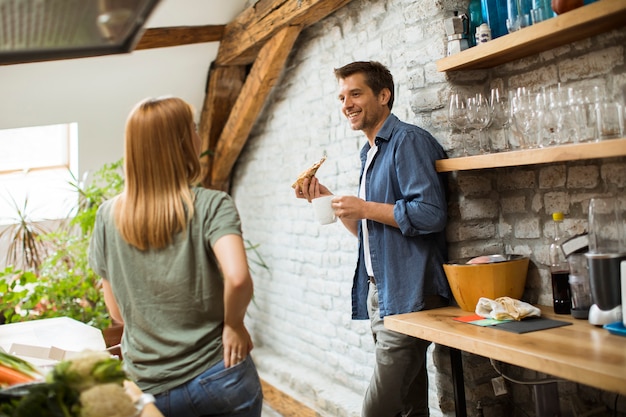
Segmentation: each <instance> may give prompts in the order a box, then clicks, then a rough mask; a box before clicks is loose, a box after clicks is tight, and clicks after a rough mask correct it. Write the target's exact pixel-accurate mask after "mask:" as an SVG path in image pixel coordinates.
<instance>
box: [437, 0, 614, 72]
mask: <svg viewBox="0 0 626 417" xmlns="http://www.w3.org/2000/svg"><path fill="white" fill-rule="evenodd" d="M625 21H626V1H624V0H600V1H596V2H595V3H591V4H588V5H586V6H583V7H579V8H577V9H574V10H571V11H569V12H567V13H563V14H561V15H558V16H556V17H553V18H551V19H548V20H545V21H543V22H539V23H536V24H534V25H531V26H528V27H525V28H523V29H520V30H518V31H515V32H513V33H509V34H507V35H504V36H500V37H499V38H496V39H493V40H491V41H489V42H486V43H483V44H480V45H478V46H475V47H472V48H469V49H466V50H464V51H461V52H459V53H456V54H453V55H450V56H447V57H445V58H442V59H440V60H438V61H437V70H438V71H440V72H445V71H458V70H472V69H485V68H492V67H495V66H498V65H501V64H504V63H507V62H511V61H514V60H517V59H520V58H524V57H526V56H530V55H534V54H538V53H540V52H544V51H547V50H549V49H552V48H556V47H558V46H562V45H566V44H568V43H571V42H575V41H578V40H581V39H585V38H588V37H590V36H594V35H597V34H600V33H603V32H608V31H609V30H612V29H615V28H620V27H623V26H624V22H625Z"/></svg>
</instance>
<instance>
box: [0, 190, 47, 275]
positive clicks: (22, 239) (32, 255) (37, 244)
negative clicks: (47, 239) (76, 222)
mask: <svg viewBox="0 0 626 417" xmlns="http://www.w3.org/2000/svg"><path fill="white" fill-rule="evenodd" d="M10 198H11V204H12V206H13V209H14V213H15V218H14V219H13V220H14V223H13V224H11V225H9V226H7V227H6V228H5V229H4V230H2V232H0V239H2V238H8V241H9V247H8V250H7V254H6V264H7V265H16V266H19V267H21V268H27V269H32V270H35V271H36V270H37V269H39V265H40V264H41V262H42V260H43V259H44V258H45V256H46V254H47V247H46V245H45V243H43V242H42V241H41V239H40V237H41V236H42V235H45V234H46V233H48V232H49V230H48V229H47V228H46V227H44V226H43V225H42V223H40V222H36V221H33V220H32V219H31V218H30V216H29V215H28V212H29V210H28V198H25V199H24V204H23V206H21V207H20V205H19V204H18V203H17V202H16V201H15V199H14V198H13V197H10Z"/></svg>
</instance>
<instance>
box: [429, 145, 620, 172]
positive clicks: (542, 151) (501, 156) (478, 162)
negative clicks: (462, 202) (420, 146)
mask: <svg viewBox="0 0 626 417" xmlns="http://www.w3.org/2000/svg"><path fill="white" fill-rule="evenodd" d="M619 156H626V138H619V139H606V140H601V141H598V142H585V143H575V144H564V145H557V146H551V147H546V148H535V149H521V150H516V151H508V152H498V153H490V154H485V155H474V156H464V157H459V158H450V159H440V160H438V161H437V162H436V163H435V166H436V168H437V171H438V172H450V171H465V170H472V169H484V168H501V167H510V166H521V165H535V164H547V163H553V162H565V161H578V160H584V159H596V158H612V157H619Z"/></svg>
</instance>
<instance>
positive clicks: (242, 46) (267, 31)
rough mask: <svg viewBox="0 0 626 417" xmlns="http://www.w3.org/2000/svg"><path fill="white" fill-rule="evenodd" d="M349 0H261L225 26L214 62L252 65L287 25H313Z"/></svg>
mask: <svg viewBox="0 0 626 417" xmlns="http://www.w3.org/2000/svg"><path fill="white" fill-rule="evenodd" d="M350 1H351V0H259V1H257V2H256V3H255V4H254V5H253V6H251V7H249V8H247V9H246V10H244V11H243V12H242V13H240V14H239V16H237V17H236V18H235V19H234V20H233V21H232V22H230V23H229V24H227V25H226V28H225V30H224V37H223V39H222V41H221V43H220V48H219V51H218V54H217V58H216V59H215V62H216V63H217V64H218V65H245V64H250V63H252V62H253V61H254V59H255V57H256V55H257V53H258V51H259V50H260V48H261V47H262V46H263V44H264V43H265V42H266V41H267V40H268V39H270V38H271V37H272V36H274V35H275V34H276V33H277V32H278V31H280V30H282V29H283V28H284V27H285V26H289V25H294V26H301V27H302V28H304V27H307V26H310V25H312V24H314V23H317V22H318V21H320V20H322V19H323V18H325V17H326V16H328V15H330V14H331V13H333V12H335V11H336V10H338V9H340V8H342V7H343V6H345V5H346V4H348V3H350Z"/></svg>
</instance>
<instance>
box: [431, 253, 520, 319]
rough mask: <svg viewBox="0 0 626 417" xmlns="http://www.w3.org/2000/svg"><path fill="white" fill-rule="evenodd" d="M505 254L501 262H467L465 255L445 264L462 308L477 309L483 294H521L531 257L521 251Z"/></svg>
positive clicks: (444, 266) (499, 295) (488, 296)
mask: <svg viewBox="0 0 626 417" xmlns="http://www.w3.org/2000/svg"><path fill="white" fill-rule="evenodd" d="M505 256H506V258H507V260H505V261H502V262H494V263H486V264H471V265H468V264H466V262H467V260H468V259H466V260H459V261H451V262H449V263H445V264H444V265H443V269H444V271H445V273H446V277H447V278H448V283H449V284H450V288H451V289H452V295H454V299H455V300H456V302H457V303H458V305H459V307H461V309H463V310H465V311H472V312H473V311H475V310H476V304H477V303H478V299H479V298H480V297H487V298H490V299H492V300H495V299H496V298H498V297H511V298H515V299H517V300H519V299H520V298H521V296H522V294H523V293H524V285H526V275H527V273H528V262H529V259H528V258H527V257H525V256H522V255H505Z"/></svg>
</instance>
